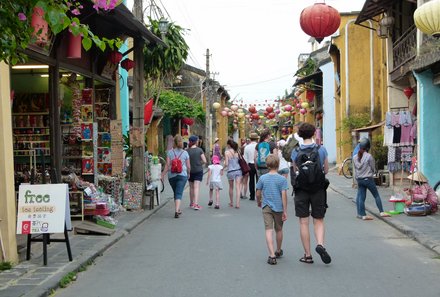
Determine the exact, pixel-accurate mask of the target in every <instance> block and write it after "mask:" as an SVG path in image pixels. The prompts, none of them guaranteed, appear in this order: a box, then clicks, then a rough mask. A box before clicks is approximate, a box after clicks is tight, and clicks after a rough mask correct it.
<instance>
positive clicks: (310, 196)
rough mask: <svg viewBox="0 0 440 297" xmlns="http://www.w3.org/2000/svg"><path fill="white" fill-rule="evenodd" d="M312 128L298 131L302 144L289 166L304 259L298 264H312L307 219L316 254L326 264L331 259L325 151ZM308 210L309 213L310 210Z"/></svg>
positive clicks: (302, 128) (305, 125) (294, 153)
mask: <svg viewBox="0 0 440 297" xmlns="http://www.w3.org/2000/svg"><path fill="white" fill-rule="evenodd" d="M315 131H316V128H315V126H313V125H311V124H309V123H302V124H301V125H300V126H299V129H298V135H299V137H301V138H303V139H304V144H300V146H299V147H298V148H296V149H295V150H293V151H292V156H291V159H292V163H293V167H294V170H295V172H296V184H295V199H294V202H295V214H296V216H297V217H299V223H300V236H301V242H302V245H303V248H304V256H303V257H302V258H301V259H300V260H299V261H300V262H303V263H307V264H312V263H313V258H312V254H311V250H310V231H309V216H310V215H311V216H312V218H313V224H314V231H315V238H316V241H317V246H316V248H315V251H316V252H317V253H318V254H319V256H320V257H321V260H322V261H323V262H324V263H325V264H329V263H330V262H331V257H330V255H329V254H328V252H327V250H326V249H325V248H324V233H325V230H324V217H325V213H326V210H327V193H326V189H327V187H328V180H326V178H325V174H326V173H327V172H328V159H327V150H326V149H325V147H323V146H320V145H318V144H316V143H314V142H313V139H312V138H313V135H314V134H315ZM310 207H311V211H310Z"/></svg>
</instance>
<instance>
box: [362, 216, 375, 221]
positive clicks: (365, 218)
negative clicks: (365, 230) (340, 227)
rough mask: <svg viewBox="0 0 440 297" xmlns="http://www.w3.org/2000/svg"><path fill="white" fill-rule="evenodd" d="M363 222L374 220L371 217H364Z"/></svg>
mask: <svg viewBox="0 0 440 297" xmlns="http://www.w3.org/2000/svg"><path fill="white" fill-rule="evenodd" d="M362 220H364V221H371V220H373V218H372V217H370V216H362Z"/></svg>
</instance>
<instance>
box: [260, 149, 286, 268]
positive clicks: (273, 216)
mask: <svg viewBox="0 0 440 297" xmlns="http://www.w3.org/2000/svg"><path fill="white" fill-rule="evenodd" d="M279 164H280V160H279V158H278V156H276V155H274V154H270V155H269V156H267V158H266V166H267V168H268V169H269V172H268V173H266V174H263V175H262V176H261V177H260V178H259V180H258V183H257V186H256V189H257V193H256V194H257V204H258V207H262V208H263V210H262V212H263V219H264V227H265V230H266V244H267V248H268V250H269V258H268V259H267V263H268V264H270V265H275V264H277V258H280V257H281V256H282V255H283V250H282V249H281V244H282V242H283V223H284V221H285V220H287V189H288V185H287V179H286V178H285V177H283V176H281V175H279V174H278V166H279ZM262 196H263V201H261V200H262V199H261V198H262ZM274 229H275V234H276V244H277V249H276V250H274V246H273V230H274Z"/></svg>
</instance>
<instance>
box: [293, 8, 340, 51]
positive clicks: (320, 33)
mask: <svg viewBox="0 0 440 297" xmlns="http://www.w3.org/2000/svg"><path fill="white" fill-rule="evenodd" d="M299 24H300V26H301V29H302V30H303V31H304V32H305V33H306V34H307V35H310V36H312V37H314V38H315V39H316V41H318V43H320V42H321V41H322V40H323V39H324V37H327V36H330V35H332V34H333V33H335V32H336V30H338V28H339V25H340V24H341V16H340V15H339V12H338V11H337V10H336V9H335V8H333V7H331V6H329V5H326V4H325V3H315V4H314V5H312V6H309V7H306V8H304V10H303V11H302V12H301V15H300V18H299Z"/></svg>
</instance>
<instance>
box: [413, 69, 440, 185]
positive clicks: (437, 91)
mask: <svg viewBox="0 0 440 297" xmlns="http://www.w3.org/2000/svg"><path fill="white" fill-rule="evenodd" d="M414 75H415V76H416V78H417V81H418V82H419V92H420V93H419V94H418V95H419V97H418V125H419V135H418V145H419V151H420V156H419V169H420V170H421V171H422V172H423V174H424V175H425V176H426V177H427V178H428V180H429V183H430V184H431V185H432V186H433V185H434V184H435V183H436V182H437V181H439V180H440V170H439V165H440V161H439V148H440V132H439V122H440V121H439V120H440V87H439V86H435V85H433V83H432V78H433V75H432V72H431V70H427V71H425V72H422V73H414Z"/></svg>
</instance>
